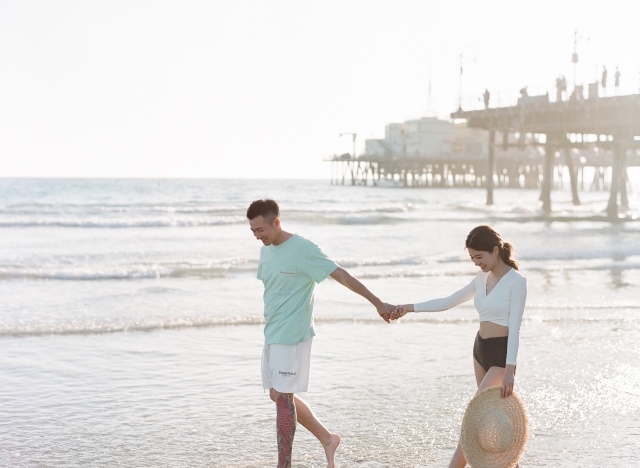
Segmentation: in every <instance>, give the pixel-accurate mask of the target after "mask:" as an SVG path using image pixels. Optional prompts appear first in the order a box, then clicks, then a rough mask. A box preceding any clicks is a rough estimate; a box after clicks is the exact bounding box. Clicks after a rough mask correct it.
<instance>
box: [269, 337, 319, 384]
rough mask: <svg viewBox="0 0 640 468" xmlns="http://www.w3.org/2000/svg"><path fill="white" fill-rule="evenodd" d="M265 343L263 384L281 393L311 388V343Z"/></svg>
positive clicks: (310, 340) (311, 339)
mask: <svg viewBox="0 0 640 468" xmlns="http://www.w3.org/2000/svg"><path fill="white" fill-rule="evenodd" d="M312 342H313V338H309V339H308V340H304V341H301V342H300V343H298V344H297V345H285V344H265V345H264V350H263V351H262V386H263V387H264V388H265V389H267V388H273V389H275V390H276V391H278V392H280V393H300V392H306V391H307V390H308V389H309V367H310V365H311V343H312Z"/></svg>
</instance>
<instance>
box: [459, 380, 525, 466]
mask: <svg viewBox="0 0 640 468" xmlns="http://www.w3.org/2000/svg"><path fill="white" fill-rule="evenodd" d="M500 389H501V387H500V386H496V387H491V388H487V389H485V390H483V391H481V392H480V393H478V394H477V395H476V396H475V397H473V399H472V400H471V402H470V403H469V406H468V407H467V410H466V411H465V413H464V418H463V419H462V431H461V432H462V434H461V437H460V441H461V443H462V451H463V452H464V456H465V458H466V459H467V462H468V463H469V465H471V466H472V467H473V468H513V467H514V466H515V465H516V464H517V463H518V460H519V459H520V456H521V455H522V452H524V446H525V444H526V442H527V439H528V437H529V418H528V416H527V412H526V410H525V408H524V404H523V403H522V400H521V399H520V397H519V396H518V395H516V394H515V393H514V394H513V395H511V396H510V397H509V398H502V397H501V396H500ZM496 410H500V411H503V412H504V413H505V414H506V415H507V416H508V417H509V419H510V420H511V423H512V424H513V439H512V442H511V444H510V445H509V447H508V448H507V449H506V450H504V451H501V452H489V451H487V450H485V449H484V448H483V447H482V445H481V444H480V439H479V430H480V422H481V421H482V419H483V417H484V416H485V415H486V414H488V413H489V412H492V411H496Z"/></svg>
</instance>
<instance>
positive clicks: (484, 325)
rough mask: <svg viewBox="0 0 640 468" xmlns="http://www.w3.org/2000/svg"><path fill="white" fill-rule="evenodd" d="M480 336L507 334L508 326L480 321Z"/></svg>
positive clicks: (485, 337)
mask: <svg viewBox="0 0 640 468" xmlns="http://www.w3.org/2000/svg"><path fill="white" fill-rule="evenodd" d="M479 331H480V337H481V338H483V339H485V340H486V339H487V338H499V337H502V336H509V327H505V326H504V325H498V324H497V323H493V322H480V330H479Z"/></svg>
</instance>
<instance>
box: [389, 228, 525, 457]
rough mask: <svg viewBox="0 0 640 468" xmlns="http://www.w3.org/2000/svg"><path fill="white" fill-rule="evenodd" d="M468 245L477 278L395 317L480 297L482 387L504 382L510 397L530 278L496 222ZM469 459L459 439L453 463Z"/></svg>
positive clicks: (476, 358)
mask: <svg viewBox="0 0 640 468" xmlns="http://www.w3.org/2000/svg"><path fill="white" fill-rule="evenodd" d="M465 246H466V249H467V251H468V252H469V256H470V257H471V261H473V263H474V264H475V265H476V266H477V267H479V268H480V270H481V271H479V272H478V274H477V275H476V277H475V278H474V279H473V281H471V283H469V284H468V285H467V286H465V287H464V288H462V289H461V290H460V291H457V292H455V293H453V294H452V295H451V296H449V297H445V298H442V299H434V300H431V301H427V302H421V303H419V304H405V305H400V306H398V307H397V308H396V310H395V311H394V312H393V314H392V316H391V318H392V319H394V320H395V319H398V318H400V317H402V316H403V315H405V314H406V313H407V312H440V311H443V310H448V309H451V308H452V307H455V306H457V305H459V304H462V303H463V302H466V301H469V300H471V299H474V304H475V306H476V310H477V311H478V313H479V314H480V329H479V330H478V334H477V335H476V340H475V343H474V345H473V367H474V370H475V374H476V383H477V385H478V392H480V391H482V390H484V389H485V388H489V387H494V386H496V385H502V389H501V395H502V397H503V398H508V397H509V396H511V394H512V393H513V385H514V377H515V373H516V356H517V354H518V343H519V334H520V323H521V322H522V314H523V312H524V305H525V301H526V299H527V280H526V279H525V278H524V276H522V275H521V274H520V273H519V272H518V271H517V270H518V262H516V261H515V260H514V259H513V258H512V254H513V246H512V245H511V244H509V243H508V242H503V241H502V238H501V237H500V234H498V232H497V231H496V230H495V229H493V228H492V227H491V226H478V227H476V228H474V229H473V230H472V231H471V232H470V233H469V235H468V236H467V240H466V243H465ZM466 463H467V462H466V460H465V458H464V454H463V453H462V446H461V445H460V443H458V447H457V448H456V451H455V453H454V455H453V458H452V459H451V463H450V464H449V468H458V467H464V466H465V465H466Z"/></svg>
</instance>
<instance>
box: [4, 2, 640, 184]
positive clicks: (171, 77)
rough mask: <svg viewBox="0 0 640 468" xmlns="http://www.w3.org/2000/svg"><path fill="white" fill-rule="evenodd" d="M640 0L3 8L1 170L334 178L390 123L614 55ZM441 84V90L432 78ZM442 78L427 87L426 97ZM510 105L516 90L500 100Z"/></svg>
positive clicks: (623, 67) (535, 83)
mask: <svg viewBox="0 0 640 468" xmlns="http://www.w3.org/2000/svg"><path fill="white" fill-rule="evenodd" d="M639 17H640V2H636V1H618V0H613V1H609V2H606V4H603V3H602V2H593V1H584V0H582V1H562V0H556V1H545V0H539V1H536V2H519V1H513V0H511V1H486V2H478V1H477V0H473V1H467V0H461V1H455V2H442V1H437V2H436V1H426V0H423V1H408V0H394V1H375V0H360V1H355V0H354V1H349V0H341V1H333V0H323V1H322V2H319V1H317V2H310V1H300V0H298V1H280V0H273V1H258V0H255V1H245V0H234V1H202V2H198V1H165V0H154V1H136V0H127V1H115V0H110V1H86V0H85V1H36V2H33V1H29V0H20V1H17V0H13V1H9V0H1V1H0V63H2V71H0V177H185V178H188V177H198V178H200V177H202V178H328V177H329V176H330V167H329V164H328V163H326V162H323V159H325V158H327V157H331V156H332V155H334V154H342V153H345V152H351V145H352V143H351V137H350V136H342V137H340V136H339V134H340V133H347V132H355V133H356V134H357V140H356V142H357V153H361V152H362V151H363V150H364V140H365V139H367V138H382V137H383V136H384V127H385V125H387V124H389V123H391V122H399V121H404V120H407V119H413V118H420V117H422V116H425V115H437V116H438V117H440V118H449V115H450V113H451V112H452V111H454V110H455V109H456V108H457V106H458V99H459V86H460V62H461V60H462V63H463V71H464V73H463V75H462V89H463V93H462V94H463V107H466V106H468V105H471V104H473V102H477V98H478V97H479V96H480V94H481V93H482V92H483V91H484V89H485V88H488V89H489V90H490V92H491V93H492V99H498V96H502V99H503V100H504V99H506V98H505V96H513V95H515V94H516V93H517V90H519V89H520V88H522V87H523V86H526V85H528V86H529V89H530V94H535V93H536V92H537V91H539V90H545V89H548V90H551V91H552V90H553V85H554V82H555V78H556V77H557V76H558V75H560V74H564V75H565V76H566V77H567V79H568V80H569V82H572V81H573V66H572V63H571V54H572V53H573V47H574V31H576V30H577V31H578V42H577V48H578V53H579V59H580V61H579V63H578V75H577V76H578V82H579V83H582V82H584V83H587V82H590V81H594V80H595V79H596V77H597V76H598V75H599V73H600V69H601V67H602V66H603V65H606V66H607V68H608V70H609V72H610V75H609V76H610V77H612V75H613V73H614V71H615V67H616V66H618V67H619V68H620V72H621V82H622V85H623V86H622V87H623V90H628V91H631V90H633V92H635V91H637V90H638V88H640V53H638V49H639V48H640V28H639V27H638V26H637V19H638V18H639ZM429 84H431V86H429ZM429 88H431V93H429ZM503 102H504V101H503Z"/></svg>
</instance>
